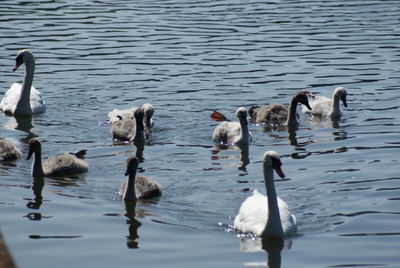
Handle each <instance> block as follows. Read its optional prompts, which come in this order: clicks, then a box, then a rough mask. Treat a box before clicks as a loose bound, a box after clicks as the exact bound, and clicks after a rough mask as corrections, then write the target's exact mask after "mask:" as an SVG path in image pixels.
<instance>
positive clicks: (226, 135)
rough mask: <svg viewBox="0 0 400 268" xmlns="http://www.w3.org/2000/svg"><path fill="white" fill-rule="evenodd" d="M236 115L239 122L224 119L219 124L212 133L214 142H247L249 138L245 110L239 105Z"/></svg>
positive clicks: (234, 143)
mask: <svg viewBox="0 0 400 268" xmlns="http://www.w3.org/2000/svg"><path fill="white" fill-rule="evenodd" d="M236 116H237V118H238V119H239V122H228V121H224V122H222V123H221V124H219V125H218V126H217V127H216V128H215V130H214V133H213V140H214V142H216V143H222V144H226V145H238V144H248V143H249V142H250V141H251V139H252V136H251V133H250V132H249V128H248V122H247V110H246V108H244V107H239V108H238V109H237V110H236Z"/></svg>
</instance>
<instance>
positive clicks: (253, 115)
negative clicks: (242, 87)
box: [249, 105, 261, 119]
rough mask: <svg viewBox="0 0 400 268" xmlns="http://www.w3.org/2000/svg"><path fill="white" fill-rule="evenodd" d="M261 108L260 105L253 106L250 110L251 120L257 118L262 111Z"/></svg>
mask: <svg viewBox="0 0 400 268" xmlns="http://www.w3.org/2000/svg"><path fill="white" fill-rule="evenodd" d="M260 108H261V107H260V106H258V105H253V106H251V107H250V109H249V116H250V118H252V119H254V118H256V114H257V112H258V110H260Z"/></svg>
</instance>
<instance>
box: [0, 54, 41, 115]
mask: <svg viewBox="0 0 400 268" xmlns="http://www.w3.org/2000/svg"><path fill="white" fill-rule="evenodd" d="M15 62H16V63H15V66H14V68H13V71H15V70H17V69H18V67H19V66H21V65H22V64H23V63H25V67H26V69H25V75H24V80H23V82H22V85H21V84H18V83H13V84H12V85H11V87H10V89H9V90H7V92H6V94H5V96H4V98H3V99H2V101H1V102H0V110H2V111H3V112H5V113H7V114H17V115H32V114H40V113H44V112H45V111H46V104H45V102H44V101H43V98H42V94H41V93H40V92H39V91H38V90H36V89H35V88H34V87H33V86H32V82H33V75H34V73H35V57H34V56H33V54H32V53H31V52H30V51H29V50H27V49H24V50H21V51H19V52H18V54H17V57H16V58H15Z"/></svg>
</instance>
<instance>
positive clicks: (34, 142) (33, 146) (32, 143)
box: [26, 138, 42, 159]
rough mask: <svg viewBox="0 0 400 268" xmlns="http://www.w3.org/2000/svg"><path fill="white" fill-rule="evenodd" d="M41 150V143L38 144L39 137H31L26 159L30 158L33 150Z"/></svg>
mask: <svg viewBox="0 0 400 268" xmlns="http://www.w3.org/2000/svg"><path fill="white" fill-rule="evenodd" d="M41 150H42V145H41V144H40V141H39V139H37V138H32V139H30V140H29V152H28V157H27V158H26V159H30V158H31V157H32V155H33V153H35V152H40V151H41Z"/></svg>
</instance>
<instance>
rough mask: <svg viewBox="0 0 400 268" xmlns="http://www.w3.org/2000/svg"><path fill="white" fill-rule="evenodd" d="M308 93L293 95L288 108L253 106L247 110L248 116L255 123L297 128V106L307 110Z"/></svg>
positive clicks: (280, 105)
mask: <svg viewBox="0 0 400 268" xmlns="http://www.w3.org/2000/svg"><path fill="white" fill-rule="evenodd" d="M309 94H310V93H309V92H308V91H300V92H298V93H296V94H294V95H293V97H292V100H291V102H290V105H289V108H287V107H286V106H285V105H283V104H279V103H272V104H270V105H267V106H263V107H260V106H253V107H251V108H250V109H249V115H250V118H251V119H252V121H253V122H255V123H267V124H273V125H285V126H289V127H297V126H298V125H299V121H298V115H297V104H298V103H301V104H304V105H305V106H306V107H307V108H308V109H310V110H311V107H310V105H309V103H308V95H309Z"/></svg>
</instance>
